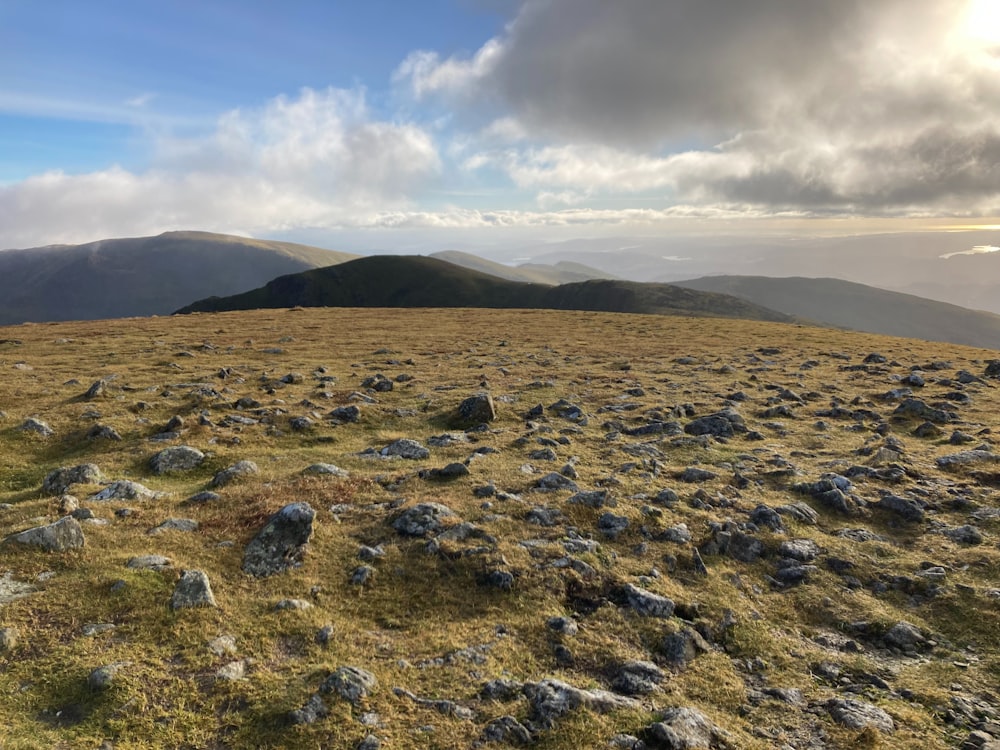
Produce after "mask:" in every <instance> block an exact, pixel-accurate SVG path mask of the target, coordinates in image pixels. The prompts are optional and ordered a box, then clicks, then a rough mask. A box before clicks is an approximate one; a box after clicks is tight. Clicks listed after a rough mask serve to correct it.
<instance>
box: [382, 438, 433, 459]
mask: <svg viewBox="0 0 1000 750" xmlns="http://www.w3.org/2000/svg"><path fill="white" fill-rule="evenodd" d="M379 455H381V456H386V457H392V456H399V457H400V458H405V459H408V460H410V461H419V460H422V459H425V458H428V457H430V455H431V452H430V451H429V450H427V448H425V447H424V446H422V445H421V444H420V443H418V442H417V441H416V440H410V439H409V438H400V439H399V440H396V441H394V442H392V443H390V444H389V445H387V446H385V447H384V448H383V449H382V450H381V451H379Z"/></svg>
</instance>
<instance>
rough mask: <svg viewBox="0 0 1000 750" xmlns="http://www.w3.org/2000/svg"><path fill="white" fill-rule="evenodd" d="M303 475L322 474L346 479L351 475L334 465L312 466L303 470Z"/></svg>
mask: <svg viewBox="0 0 1000 750" xmlns="http://www.w3.org/2000/svg"><path fill="white" fill-rule="evenodd" d="M302 473H303V474H320V475H328V476H333V477H339V478H342V479H346V478H347V477H349V476H350V474H349V473H348V472H346V471H344V470H343V469H341V468H340V467H339V466H334V465H333V464H312V465H310V466H307V467H306V468H305V469H303V470H302Z"/></svg>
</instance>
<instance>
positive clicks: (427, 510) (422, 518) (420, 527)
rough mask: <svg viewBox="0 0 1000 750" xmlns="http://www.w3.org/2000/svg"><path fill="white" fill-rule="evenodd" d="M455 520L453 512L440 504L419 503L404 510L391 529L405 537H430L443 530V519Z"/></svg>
mask: <svg viewBox="0 0 1000 750" xmlns="http://www.w3.org/2000/svg"><path fill="white" fill-rule="evenodd" d="M451 518H457V516H456V515H455V512H454V511H453V510H452V509H451V508H449V507H448V506H447V505H441V504H440V503H420V504H418V505H414V506H413V507H412V508H407V509H406V510H404V511H403V512H402V513H401V514H400V515H399V516H398V517H397V518H396V520H395V521H393V522H392V528H394V529H395V530H396V531H398V532H399V533H400V534H404V535H405V536H423V537H426V536H431V535H433V534H437V533H439V532H441V531H443V530H444V528H445V523H444V519H451Z"/></svg>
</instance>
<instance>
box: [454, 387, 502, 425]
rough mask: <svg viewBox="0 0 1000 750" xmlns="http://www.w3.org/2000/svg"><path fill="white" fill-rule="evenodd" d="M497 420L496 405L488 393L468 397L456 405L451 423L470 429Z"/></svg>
mask: <svg viewBox="0 0 1000 750" xmlns="http://www.w3.org/2000/svg"><path fill="white" fill-rule="evenodd" d="M496 418H497V409H496V405H495V404H494V403H493V397H492V396H491V395H490V394H488V393H480V394H478V395H476V396H470V397H469V398H467V399H465V400H464V401H463V402H462V403H460V404H459V405H458V408H457V409H456V410H455V416H454V417H453V418H452V422H453V423H454V424H455V425H456V426H460V427H472V426H475V425H479V424H483V423H485V422H492V421H493V420H495V419H496Z"/></svg>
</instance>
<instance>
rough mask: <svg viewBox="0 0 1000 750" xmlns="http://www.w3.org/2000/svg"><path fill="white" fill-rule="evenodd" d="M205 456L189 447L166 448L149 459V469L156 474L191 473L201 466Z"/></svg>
mask: <svg viewBox="0 0 1000 750" xmlns="http://www.w3.org/2000/svg"><path fill="white" fill-rule="evenodd" d="M204 460H205V454H204V453H202V452H201V451H200V450H198V449H197V448H192V447H191V446H189V445H176V446H173V447H170V448H164V449H163V450H162V451H160V452H159V453H157V454H156V455H154V456H153V457H152V458H151V459H149V467H150V468H151V469H152V470H153V473H154V474H167V473H169V472H173V471H190V470H191V469H197V468H198V467H199V466H201V463H202V461H204Z"/></svg>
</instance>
